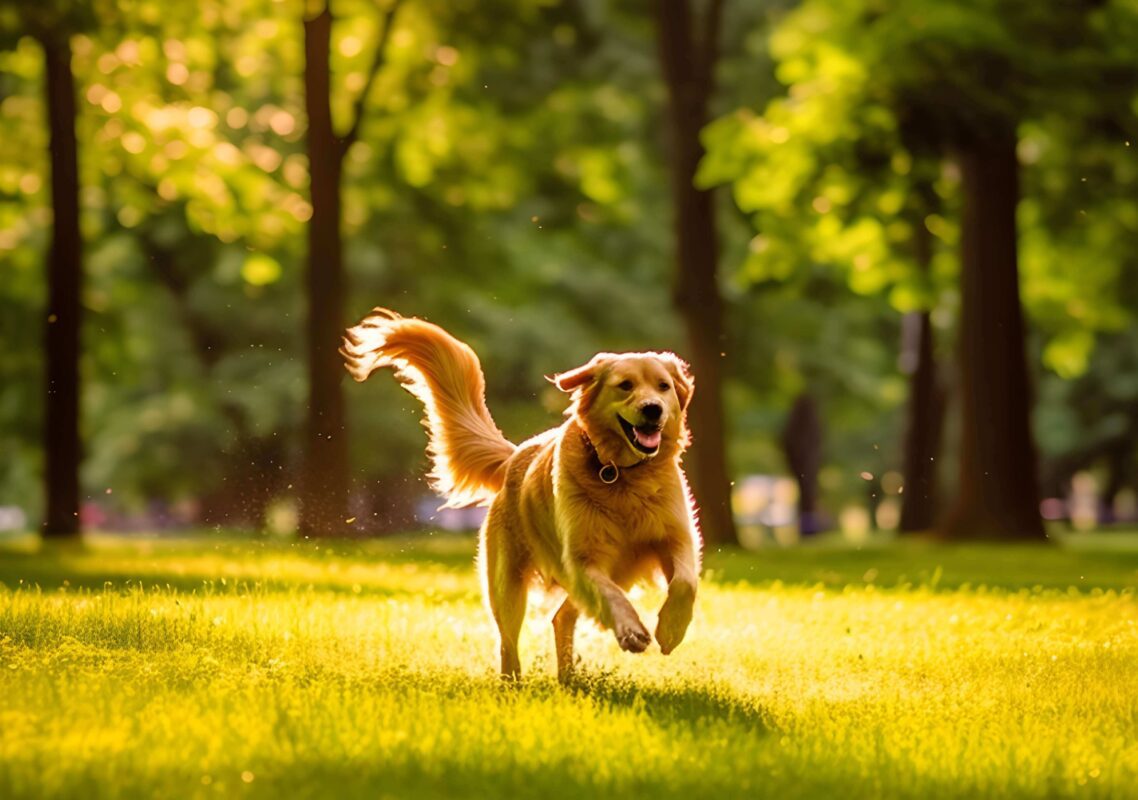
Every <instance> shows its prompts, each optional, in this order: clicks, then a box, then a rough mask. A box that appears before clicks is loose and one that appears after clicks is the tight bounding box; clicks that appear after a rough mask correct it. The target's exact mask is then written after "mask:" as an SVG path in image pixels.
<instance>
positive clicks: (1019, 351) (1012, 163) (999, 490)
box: [943, 131, 1045, 539]
mask: <svg viewBox="0 0 1138 800" xmlns="http://www.w3.org/2000/svg"><path fill="white" fill-rule="evenodd" d="M960 167H961V171H962V174H963V186H964V210H963V219H962V225H961V244H960V250H961V253H960V256H961V265H960V268H961V291H960V295H961V297H960V300H961V308H960V340H959V362H960V388H961V392H960V407H961V447H960V479H959V485H958V492H959V495H958V497H957V500H956V505H955V507H954V508H953V510H952V513H951V514H950V515H949V517H948V519H947V520H946V522H945V525H944V528H943V533H944V534H945V535H946V536H947V537H949V538H953V539H978V538H986V539H1044V538H1045V534H1044V531H1043V522H1042V520H1041V518H1040V514H1039V491H1038V485H1037V476H1036V453H1035V444H1034V441H1033V439H1032V434H1031V421H1030V406H1031V397H1030V389H1029V386H1028V375H1027V363H1026V359H1025V357H1024V323H1023V312H1022V310H1021V308H1020V300H1019V276H1018V270H1017V266H1016V205H1017V203H1018V201H1019V174H1018V169H1019V168H1018V164H1017V162H1016V139H1015V136H1014V132H1010V131H1009V132H1008V133H1007V135H1005V136H1002V137H999V138H997V139H995V140H985V141H978V142H972V143H970V146H968V147H966V148H965V149H964V150H963V151H962V152H961V154H960Z"/></svg>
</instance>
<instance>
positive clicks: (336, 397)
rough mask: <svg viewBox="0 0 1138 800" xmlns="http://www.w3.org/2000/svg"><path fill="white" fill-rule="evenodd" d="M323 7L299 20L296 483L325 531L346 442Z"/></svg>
mask: <svg viewBox="0 0 1138 800" xmlns="http://www.w3.org/2000/svg"><path fill="white" fill-rule="evenodd" d="M331 32H332V15H331V13H330V12H329V10H328V8H327V6H325V7H324V9H323V10H322V11H321V12H320V14H318V15H317V16H315V17H312V18H311V19H306V20H305V22H304V55H305V66H304V86H305V109H306V111H307V113H308V169H309V179H310V182H311V191H312V219H311V220H310V221H309V225H308V267H307V271H306V275H305V281H306V282H305V285H306V288H307V293H308V325H307V329H306V336H307V353H308V392H309V394H308V419H307V426H306V430H305V440H304V464H303V468H302V476H301V487H300V528H301V533H303V534H307V535H319V536H326V535H330V534H335V533H338V532H340V531H342V530H344V527H345V525H344V520H345V518H347V517H348V516H350V514H348V511H347V509H348V448H347V436H346V432H345V430H344V398H343V394H342V392H341V387H340V381H341V378H342V377H343V375H344V370H343V367H342V366H341V362H340V356H339V354H338V353H337V348H338V347H339V344H340V336H341V334H342V332H343V327H344V325H343V295H344V265H343V253H342V247H341V239H340V177H341V172H342V167H343V146H342V142H341V140H340V139H339V138H337V137H336V135H335V133H334V131H333V129H332V114H331V109H330V101H331V76H330V65H329V55H330V43H331Z"/></svg>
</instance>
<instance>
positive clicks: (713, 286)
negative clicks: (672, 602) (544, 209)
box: [656, 0, 738, 543]
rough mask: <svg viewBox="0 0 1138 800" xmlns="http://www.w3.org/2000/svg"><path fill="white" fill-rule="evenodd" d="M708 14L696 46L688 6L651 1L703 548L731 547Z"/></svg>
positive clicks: (711, 17) (711, 21) (690, 458)
mask: <svg viewBox="0 0 1138 800" xmlns="http://www.w3.org/2000/svg"><path fill="white" fill-rule="evenodd" d="M712 7H713V9H715V10H713V11H711V12H710V13H709V14H708V21H707V23H706V24H705V25H704V30H703V40H702V42H701V41H700V40H699V39H698V38H697V36H696V33H697V32H696V31H695V29H694V28H693V24H692V23H693V20H692V14H691V10H690V8H689V7H688V0H680V2H672V0H657V3H656V11H657V24H658V28H659V30H658V38H659V50H660V61H661V66H662V69H663V73H664V79H665V82H666V84H667V87H668V97H669V104H668V126H669V130H670V133H671V148H672V152H671V172H672V181H671V183H672V202H673V213H674V215H675V222H674V229H675V248H676V256H675V258H676V281H675V304H676V309H677V311H678V312H679V314H680V316H681V318H682V319H683V322H684V327H685V328H686V331H687V337H688V342H689V344H690V348H691V349H690V351H689V354H688V355H689V358H690V361H691V366H692V371H693V372H694V373H695V376H696V391H695V393H694V394H693V395H692V402H691V406H690V408H689V410H688V420H689V424H690V426H691V430H692V437H693V445H692V448H691V451H690V452H689V453H688V455H687V458H686V462H687V465H688V475H689V477H690V479H691V483H692V491H693V492H694V494H695V498H696V502H697V503H698V505H699V511H700V521H701V527H702V529H703V535H704V539H705V540H706V541H708V542H731V543H734V542H736V541H738V536H737V534H736V530H735V520H734V516H733V515H732V512H731V483H730V477H729V476H728V472H727V455H726V451H725V444H726V434H725V431H724V425H723V397H722V394H723V392H722V384H723V369H722V364H723V352H724V347H725V344H724V332H723V301H722V298H721V297H720V295H719V284H718V280H717V278H716V270H717V266H718V261H719V244H718V239H717V232H716V225H715V203H714V197H713V196H712V194H711V192H709V191H704V190H700V189H697V188H696V186H695V183H694V181H695V173H696V168H697V167H698V165H699V161H700V159H701V158H702V157H703V153H704V150H703V145H702V143H701V142H700V139H699V134H700V131H701V130H702V129H703V126H704V125H705V124H706V123H707V113H708V109H707V107H708V101H709V100H710V97H711V93H712V89H713V82H712V71H713V66H714V58H715V52H716V48H715V38H716V35H717V28H718V19H717V17H718V14H717V4H716V3H715V2H714V0H713V3H712Z"/></svg>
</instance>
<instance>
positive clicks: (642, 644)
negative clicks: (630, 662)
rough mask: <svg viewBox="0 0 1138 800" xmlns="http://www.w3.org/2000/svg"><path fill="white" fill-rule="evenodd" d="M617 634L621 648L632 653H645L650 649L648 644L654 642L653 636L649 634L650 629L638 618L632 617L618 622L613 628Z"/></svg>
mask: <svg viewBox="0 0 1138 800" xmlns="http://www.w3.org/2000/svg"><path fill="white" fill-rule="evenodd" d="M613 633H615V634H616V640H617V642H618V643H619V644H620V649H621V650H627V651H628V652H630V653H643V652H644V651H645V650H647V649H648V645H650V644H651V643H652V637H651V636H649V635H648V629H647V628H645V627H644V623H642V622H641V621H640V620H638V619H631V620H628V621H626V622H622V623H618V624H617V625H616V626H615V628H614V629H613Z"/></svg>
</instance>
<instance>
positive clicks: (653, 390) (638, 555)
mask: <svg viewBox="0 0 1138 800" xmlns="http://www.w3.org/2000/svg"><path fill="white" fill-rule="evenodd" d="M340 353H341V354H342V355H343V357H344V360H345V365H346V366H347V369H348V372H349V373H351V375H352V377H353V378H354V379H355V380H357V381H363V380H366V379H367V377H368V376H369V375H371V373H372V372H374V371H375V370H377V369H380V368H382V367H391V368H393V369H394V372H395V376H396V378H398V380H399V381H400V383H401V384H402V385H403V387H404V388H405V389H406V390H407V391H409V392H410V393H411V394H413V395H414V396H415V397H417V398H418V399H419V400H420V401H421V402H422V403H423V406H424V409H425V411H426V418H425V419H424V420H423V424H424V426H425V427H426V428H427V432H428V437H429V443H428V445H427V453H428V455H429V456H430V459H431V463H432V469H431V472H430V475H429V479H430V483H431V486H432V488H433V489H434V490H435V491H436V492H438V494H440V495H441V496H442V497H444V498H446V503H445V506H449V507H461V506H465V505H471V504H475V503H480V504H484V505H489V507H490V509H489V513H488V514H487V516H486V522H485V524H483V526H482V530H481V534H480V541H479V558H478V561H479V570H480V573H481V577H482V585H483V592H484V597H485V599H486V602H487V604H488V605H489V609H490V613H491V614H492V615H493V617H494V621H495V622H496V623H497V626H498V633H499V644H500V649H501V659H502V674H503V675H504V676H506V677H510V678H518V677H520V675H521V662H520V659H519V657H518V634H519V633H520V631H521V627H522V621H523V618H524V617H525V612H526V599H527V594H528V589H529V587H530V585H531V584H532V583H534V582H535V581H540V582H541V583H543V584H544V585H545V586H547V587H561V588H562V589H563V590H564V592H565V593H566V598H565V601H564V603H562V605H561V607H560V608H559V609H558V611H557V613H556V614H555V615H554V617H553V633H554V641H555V646H556V652H557V673H558V677H559V678H560V679H561V680H562V681H565V680H568V679H569V678H570V677H571V675H572V673H573V668H574V660H573V631H574V628H575V626H576V623H577V619H578V616H579V615H580V614H582V613H584V614H586V615H588V616H589V617H591V618H593V619H594V620H596V621H598V622H599V623H600V624H601V625H602V626H604V627H605V628H607V629H610V630H612V632H613V633H614V634H615V636H616V640H617V642H618V643H619V644H620V646H621V647H622V648H623V649H624V650H627V651H629V652H632V653H640V652H643V651H644V650H645V649H647V647H648V645H649V644H650V643H651V641H652V638H651V636H650V635H649V633H648V630H647V629H646V628H645V627H644V624H643V623H642V622H641V621H640V617H639V616H638V615H637V613H636V610H635V609H634V608H633V607H632V604H631V603H630V602H629V600H628V597H627V596H626V595H625V591H626V590H627V589H628V588H629V587H631V586H632V584H633V583H635V582H637V581H638V580H641V579H651V578H655V577H657V576H659V575H662V576H663V578H664V579H665V580H666V581H667V587H668V594H667V599H666V600H665V602H664V604H663V606H662V607H661V609H660V613H659V621H658V623H657V625H656V631H655V636H656V641H657V642H658V643H659V645H660V650H661V651H662V652H664V653H665V654H667V653H670V652H672V650H674V649H675V648H676V646H677V645H679V643H680V642H681V641H682V640H683V638H684V633H685V632H686V631H687V628H688V623H689V622H691V618H692V606H693V604H694V602H695V596H696V587H697V584H698V580H699V570H700V554H701V540H700V533H699V527H698V525H697V522H696V511H695V504H694V502H693V500H692V497H691V493H690V491H689V490H688V485H687V480H686V478H685V476H684V473H683V471H682V469H681V467H680V456H681V454H682V453H683V451H684V449H685V448H686V447H687V445H688V444H689V441H690V437H689V434H688V430H687V425H686V421H685V411H686V409H687V406H688V403H689V402H690V400H691V396H692V389H693V380H692V376H691V372H690V371H689V368H688V365H687V364H686V363H684V362H683V361H682V360H681V359H680V358H678V357H677V356H675V355H673V354H672V353H598V354H597V355H596V356H594V357H593V358H592V359H591V360H590V361H589V362H588V363H587V364H584V365H582V366H580V367H577V368H576V369H573V370H570V371H568V372H564V373H560V374H557V375H555V376H553V377H552V378H550V379H549V380H550V381H552V382H553V383H554V384H555V385H556V386H557V388H559V389H561V390H562V391H564V392H568V393H570V394H571V398H570V399H571V402H570V404H569V408H568V410H567V411H566V419H565V422H564V423H562V424H561V425H560V426H559V427H557V428H554V429H552V430H548V431H546V432H545V433H541V434H538V435H537V436H534V437H533V438H531V439H529V440H527V441H525V442H522V443H521V444H520V445H514V444H512V443H511V442H509V441H507V440H506V438H505V436H503V435H502V432H501V431H500V430H499V429H498V427H497V426H496V425H495V424H494V421H493V419H492V418H491V416H490V412H489V410H488V409H487V407H486V400H485V388H486V382H485V378H484V377H483V373H482V367H481V365H480V363H479V361H478V356H476V355H475V353H474V351H473V350H472V349H471V348H470V347H469V346H468V345H466V344H465V343H463V342H460V341H459V340H458V339H455V338H454V337H453V336H451V335H450V334H449V333H447V332H446V331H444V330H443V329H442V328H440V327H438V326H436V325H433V324H431V323H429V322H426V321H424V320H421V319H414V318H404V317H401V316H399V315H398V314H396V313H395V312H393V311H389V310H387V309H384V308H376V309H375V310H373V311H372V312H371V314H369V315H368V316H367V317H365V318H364V319H363V320H362V321H361V322H360V323H359V324H358V325H356V326H355V327H352V328H349V329H348V330H347V331H346V333H345V336H344V341H343V346H342V347H341V349H340Z"/></svg>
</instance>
